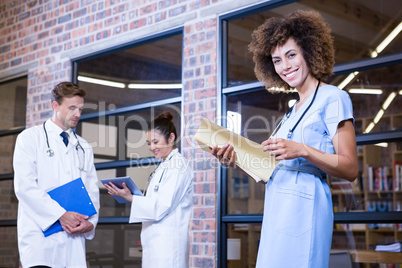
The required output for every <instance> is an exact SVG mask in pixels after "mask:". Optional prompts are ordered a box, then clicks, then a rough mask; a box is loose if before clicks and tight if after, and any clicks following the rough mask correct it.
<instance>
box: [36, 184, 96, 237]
mask: <svg viewBox="0 0 402 268" xmlns="http://www.w3.org/2000/svg"><path fill="white" fill-rule="evenodd" d="M48 194H49V195H50V197H51V198H52V199H53V200H55V201H57V203H59V205H60V206H62V207H63V208H64V209H65V210H67V211H73V212H77V213H80V214H83V215H87V216H89V217H91V216H92V215H95V214H96V209H95V207H94V205H93V204H92V200H91V198H90V197H89V194H88V192H87V189H86V188H85V185H84V183H83V182H82V179H81V178H78V179H75V180H73V181H70V182H68V183H66V184H63V185H62V186H59V187H57V188H56V189H53V190H51V191H49V192H48ZM62 230H63V228H62V227H61V224H60V222H59V221H57V222H55V223H54V224H53V225H51V226H50V227H49V228H48V229H47V230H46V231H44V232H43V234H44V235H45V237H47V236H49V235H52V234H54V233H57V232H60V231H62Z"/></svg>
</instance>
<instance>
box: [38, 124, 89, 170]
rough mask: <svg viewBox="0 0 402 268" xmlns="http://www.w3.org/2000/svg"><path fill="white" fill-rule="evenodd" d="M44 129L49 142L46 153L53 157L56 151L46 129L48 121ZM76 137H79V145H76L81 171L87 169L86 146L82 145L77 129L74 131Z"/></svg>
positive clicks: (47, 142)
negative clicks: (51, 145)
mask: <svg viewBox="0 0 402 268" xmlns="http://www.w3.org/2000/svg"><path fill="white" fill-rule="evenodd" d="M43 131H44V132H45V136H46V144H47V150H46V155H47V156H48V157H53V156H54V151H53V149H52V148H51V147H50V144H49V137H48V135H47V130H46V121H45V122H43ZM73 133H74V136H75V138H76V139H77V145H76V146H75V150H76V151H77V154H78V161H79V166H78V169H79V170H80V171H85V150H84V148H83V147H82V146H81V143H80V141H79V140H78V137H77V134H76V133H75V131H73ZM80 151H81V154H82V155H81V157H80V153H79V152H80Z"/></svg>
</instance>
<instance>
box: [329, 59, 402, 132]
mask: <svg viewBox="0 0 402 268" xmlns="http://www.w3.org/2000/svg"><path fill="white" fill-rule="evenodd" d="M401 71H402V64H396V65H391V66H386V67H381V68H375V69H370V70H366V71H361V72H353V73H350V74H345V75H337V76H333V77H331V78H330V79H329V83H330V84H333V85H335V86H338V87H341V88H343V89H344V90H346V91H347V92H348V93H349V96H350V98H351V100H352V103H353V113H354V117H355V120H356V134H362V133H370V132H379V131H389V130H397V129H401V128H402V121H401V120H402V90H401V89H402V88H401V87H400V80H401V78H400V73H401Z"/></svg>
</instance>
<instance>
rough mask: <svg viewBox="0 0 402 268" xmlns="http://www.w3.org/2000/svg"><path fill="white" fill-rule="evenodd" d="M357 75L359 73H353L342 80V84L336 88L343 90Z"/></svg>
mask: <svg viewBox="0 0 402 268" xmlns="http://www.w3.org/2000/svg"><path fill="white" fill-rule="evenodd" d="M358 74H359V72H353V73H351V74H349V75H348V76H347V77H346V78H345V80H343V81H342V83H340V84H339V86H338V87H339V88H340V89H343V88H344V87H346V86H347V85H348V84H349V83H350V82H351V81H352V80H353V78H355V77H356V75H358Z"/></svg>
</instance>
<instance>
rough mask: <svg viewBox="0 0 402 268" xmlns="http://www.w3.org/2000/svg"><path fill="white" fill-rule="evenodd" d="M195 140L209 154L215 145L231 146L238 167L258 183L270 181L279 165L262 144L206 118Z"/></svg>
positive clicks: (219, 146)
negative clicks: (264, 149) (227, 144)
mask: <svg viewBox="0 0 402 268" xmlns="http://www.w3.org/2000/svg"><path fill="white" fill-rule="evenodd" d="M194 138H195V140H196V141H197V142H198V144H199V145H200V147H201V149H203V150H204V151H206V152H209V153H210V152H211V151H212V147H214V146H215V145H218V148H221V147H222V146H223V145H225V144H226V143H229V144H231V145H232V146H233V148H234V151H235V152H236V159H235V163H236V165H238V166H239V167H240V168H241V169H243V171H244V172H246V173H247V174H248V175H249V176H251V177H252V178H253V179H254V180H255V181H257V182H258V181H261V180H263V181H268V180H269V178H270V177H271V174H272V172H273V171H274V169H275V167H276V165H277V163H278V162H277V161H276V160H275V157H274V156H270V155H269V153H267V152H264V151H263V150H262V148H263V146H262V145H261V144H259V143H256V142H254V141H252V140H249V139H247V138H245V137H242V136H240V135H238V134H236V133H234V132H232V131H230V130H228V129H226V128H224V127H221V126H219V125H217V124H215V123H213V122H211V121H209V120H208V119H206V118H204V119H203V120H202V122H201V125H200V127H199V128H198V130H197V132H196V134H195V136H194Z"/></svg>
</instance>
